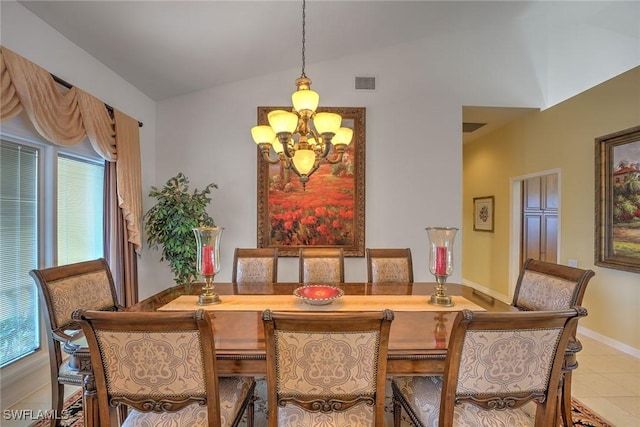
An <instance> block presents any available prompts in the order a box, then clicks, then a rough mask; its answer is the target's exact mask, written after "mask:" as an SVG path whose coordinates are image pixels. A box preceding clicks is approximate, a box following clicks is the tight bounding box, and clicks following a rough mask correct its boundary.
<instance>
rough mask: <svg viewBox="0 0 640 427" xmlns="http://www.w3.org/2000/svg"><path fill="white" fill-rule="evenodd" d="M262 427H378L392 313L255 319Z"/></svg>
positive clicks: (278, 314)
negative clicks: (261, 351)
mask: <svg viewBox="0 0 640 427" xmlns="http://www.w3.org/2000/svg"><path fill="white" fill-rule="evenodd" d="M262 320H263V325H264V332H265V342H266V353H267V401H268V402H269V405H268V420H269V426H270V427H276V426H279V427H297V426H320V425H322V426H361V427H364V426H376V427H382V426H383V425H384V390H385V376H386V370H387V348H388V345H389V329H390V327H391V322H392V320H393V312H392V311H391V310H384V311H382V312H331V313H326V312H324V313H320V312H306V313H293V312H272V311H271V310H266V311H264V312H263V314H262Z"/></svg>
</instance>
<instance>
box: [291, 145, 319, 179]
mask: <svg viewBox="0 0 640 427" xmlns="http://www.w3.org/2000/svg"><path fill="white" fill-rule="evenodd" d="M315 161H316V154H315V153H314V152H313V151H312V150H298V151H296V154H294V155H293V165H294V166H295V167H296V169H297V170H298V172H300V175H307V174H308V173H309V171H310V170H311V169H312V168H313V164H314V163H315Z"/></svg>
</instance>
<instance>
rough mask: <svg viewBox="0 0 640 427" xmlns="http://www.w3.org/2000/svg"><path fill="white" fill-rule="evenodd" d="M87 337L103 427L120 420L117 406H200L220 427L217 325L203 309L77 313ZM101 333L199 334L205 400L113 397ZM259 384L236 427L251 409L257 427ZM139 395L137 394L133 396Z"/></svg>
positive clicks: (155, 409)
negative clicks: (255, 413)
mask: <svg viewBox="0 0 640 427" xmlns="http://www.w3.org/2000/svg"><path fill="white" fill-rule="evenodd" d="M73 318H74V319H75V320H76V321H78V322H79V323H80V324H81V326H82V328H83V330H84V333H85V335H86V337H87V341H88V344H89V348H90V349H91V364H92V367H93V373H94V378H95V382H96V390H97V398H98V408H99V419H100V425H104V426H109V425H114V423H115V421H114V420H116V416H117V406H118V405H126V406H128V407H132V408H135V409H137V410H139V411H141V412H149V411H153V412H157V413H160V412H175V411H179V410H181V409H183V408H185V407H187V406H188V405H191V404H194V403H195V404H199V405H206V406H207V417H208V424H209V425H210V426H220V425H221V420H220V397H219V386H218V375H217V369H216V351H215V341H214V337H213V324H212V321H211V317H210V315H209V313H208V312H206V311H204V310H202V309H200V310H197V311H187V312H138V313H136V312H121V313H109V312H101V311H93V310H84V309H78V310H76V311H75V312H74V313H73ZM96 330H99V331H104V330H108V331H110V332H111V331H114V332H127V331H133V332H135V331H149V332H162V331H167V332H175V331H199V335H200V340H201V345H202V363H203V369H204V375H203V377H204V388H205V396H197V395H196V396H176V397H169V396H150V395H149V396H146V395H145V396H137V397H133V396H126V395H124V396H112V395H111V394H110V393H109V389H108V387H107V380H106V374H105V369H104V365H103V358H108V357H109V356H108V355H106V356H103V355H101V351H102V348H101V347H100V345H99V344H98V339H97V338H96V332H95V331H96ZM254 388H255V382H254V383H253V385H252V386H251V389H250V390H249V393H248V397H247V399H245V401H244V402H243V403H242V405H241V407H240V410H239V412H238V414H237V416H236V418H235V419H234V421H233V423H232V426H237V425H238V424H239V423H240V421H241V419H242V414H243V413H244V412H245V410H247V408H248V409H249V412H248V425H249V426H252V425H253V391H254ZM133 394H135V393H133Z"/></svg>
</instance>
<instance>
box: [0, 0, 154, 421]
mask: <svg viewBox="0 0 640 427" xmlns="http://www.w3.org/2000/svg"><path fill="white" fill-rule="evenodd" d="M0 6H1V9H0V18H1V26H0V28H1V30H0V42H1V43H2V45H3V46H5V47H7V48H9V49H11V50H13V51H15V52H16V53H18V54H20V55H22V56H24V57H25V58H27V59H29V60H31V61H33V62H34V63H36V64H38V65H40V66H41V67H43V68H45V69H47V70H48V71H50V72H51V73H53V74H55V75H57V76H58V77H60V78H62V79H63V80H66V81H67V82H69V83H71V84H74V85H76V86H78V87H80V88H81V89H84V90H85V91H87V92H89V93H91V94H92V95H94V96H96V97H98V98H99V99H102V100H103V101H105V102H106V103H108V104H109V105H111V106H112V107H114V108H117V109H119V110H120V111H123V112H124V113H126V114H128V115H130V116H132V117H134V118H136V119H138V120H139V121H141V122H143V123H144V126H143V127H142V128H141V129H140V146H141V151H142V184H143V187H144V188H148V187H149V185H151V184H150V183H153V182H154V181H155V177H154V173H155V168H154V156H155V146H154V145H155V139H156V105H155V102H154V101H152V100H151V99H150V98H149V97H147V96H145V95H144V94H142V93H141V92H140V91H139V90H137V89H136V88H134V87H133V86H131V85H130V84H129V83H127V82H126V81H125V80H123V79H122V78H121V77H119V76H118V75H117V74H115V73H114V72H113V71H111V70H110V69H108V68H107V67H105V66H104V65H103V64H102V63H100V62H98V61H97V60H96V59H95V58H93V57H92V56H90V55H88V54H87V53H86V52H85V51H83V50H82V49H80V48H79V47H77V46H76V45H74V44H73V43H71V42H69V40H67V39H66V38H64V37H63V36H62V35H61V34H60V33H58V32H56V31H54V30H53V29H52V28H51V27H49V26H48V25H47V24H45V23H44V22H43V21H42V20H40V19H39V18H37V17H36V16H34V15H33V14H32V13H31V12H29V11H27V9H25V8H24V7H23V6H21V5H20V4H18V3H15V2H12V1H2V2H0ZM145 268H146V266H145V265H144V264H143V265H141V267H140V273H141V276H146V275H148V272H147V271H146V270H145ZM148 268H149V269H151V270H152V269H153V266H151V265H150V266H149V267H148ZM43 364H44V366H46V367H47V369H45V370H44V371H43V370H42V366H43ZM47 371H48V356H47V354H46V341H43V348H42V349H41V350H40V351H38V353H37V354H36V355H35V356H32V357H30V358H27V359H26V360H22V361H20V362H17V363H14V364H12V365H10V366H8V367H7V368H3V369H2V371H1V374H0V375H1V376H2V385H1V386H2V389H1V392H0V395H1V396H2V409H4V408H6V407H7V405H10V404H12V403H13V402H15V401H17V400H19V399H22V398H23V397H24V396H25V395H27V394H29V393H32V392H33V391H34V390H36V389H38V388H40V387H41V386H42V385H43V384H46V383H48V381H49V375H48V373H46V374H45V373H44V372H47ZM24 372H28V373H31V374H32V375H30V376H28V377H25V376H24V375H23V374H24ZM43 374H44V375H43ZM42 409H46V408H42Z"/></svg>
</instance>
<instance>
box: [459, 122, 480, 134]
mask: <svg viewBox="0 0 640 427" xmlns="http://www.w3.org/2000/svg"><path fill="white" fill-rule="evenodd" d="M484 125H486V123H467V122H464V123H462V132H464V133H471V132H473V131H476V130H478V129H480V128H481V127H482V126H484Z"/></svg>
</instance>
